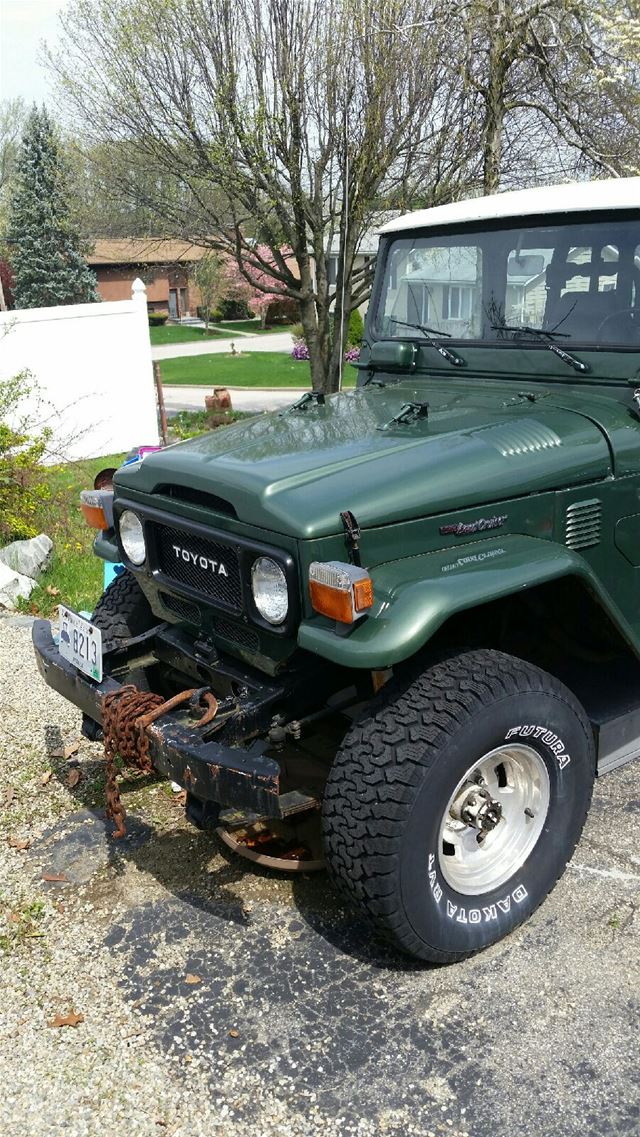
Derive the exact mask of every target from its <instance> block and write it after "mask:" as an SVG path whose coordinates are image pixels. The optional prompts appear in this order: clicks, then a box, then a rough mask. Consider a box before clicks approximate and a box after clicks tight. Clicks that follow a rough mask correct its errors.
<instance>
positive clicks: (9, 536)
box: [0, 371, 52, 542]
mask: <svg viewBox="0 0 640 1137" xmlns="http://www.w3.org/2000/svg"><path fill="white" fill-rule="evenodd" d="M34 397H37V386H36V384H35V382H34V381H33V379H32V377H31V375H30V374H29V373H28V372H27V371H24V372H21V374H20V375H16V376H15V377H14V378H13V379H7V380H5V381H2V382H0V541H2V542H5V541H15V540H21V539H23V538H25V537H35V536H36V533H37V532H38V528H37V525H36V524H34V522H35V519H36V514H37V511H38V506H40V505H41V504H42V502H43V501H46V500H47V499H48V498H49V497H50V496H51V491H50V489H49V485H48V482H47V480H46V479H45V472H44V470H43V468H42V466H41V462H42V458H43V456H44V454H45V453H46V450H47V444H48V442H49V440H50V438H51V435H52V431H51V429H50V428H49V427H46V428H41V427H39V426H38V425H37V424H35V423H34V421H33V412H28V411H25V410H23V409H22V408H23V404H24V403H25V402H26V401H27V400H29V401H30V402H33V399H34Z"/></svg>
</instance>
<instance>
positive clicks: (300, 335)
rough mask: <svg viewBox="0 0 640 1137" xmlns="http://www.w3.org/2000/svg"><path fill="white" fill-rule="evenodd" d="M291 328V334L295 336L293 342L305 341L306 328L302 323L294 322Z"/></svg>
mask: <svg viewBox="0 0 640 1137" xmlns="http://www.w3.org/2000/svg"><path fill="white" fill-rule="evenodd" d="M290 330H291V335H292V336H293V342H294V343H304V342H305V338H304V328H303V326H302V324H292V325H291V329H290Z"/></svg>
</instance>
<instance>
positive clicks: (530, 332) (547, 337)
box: [491, 324, 590, 374]
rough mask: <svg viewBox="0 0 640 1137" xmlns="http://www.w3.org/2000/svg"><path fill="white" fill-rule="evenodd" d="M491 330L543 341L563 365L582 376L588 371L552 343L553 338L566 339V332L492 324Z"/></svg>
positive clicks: (587, 367) (579, 360) (519, 325)
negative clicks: (573, 369) (535, 337)
mask: <svg viewBox="0 0 640 1137" xmlns="http://www.w3.org/2000/svg"><path fill="white" fill-rule="evenodd" d="M491 330H492V331H494V332H522V333H523V334H524V335H527V336H537V337H538V338H539V339H543V340H544V341H545V343H546V345H547V347H548V348H549V351H552V352H553V354H554V355H557V356H558V359H561V360H562V361H563V363H568V364H569V366H570V367H573V368H575V370H576V371H580V372H582V374H584V373H585V372H586V371H589V370H590V368H589V364H588V363H583V362H582V360H581V359H576V357H575V355H571V354H570V352H568V351H565V350H564V348H562V347H560V345H559V344H557V343H554V336H562V337H563V339H564V338H568V335H569V333H568V332H545V331H543V329H542V328H529V327H527V325H526V324H515V325H513V324H492V325H491Z"/></svg>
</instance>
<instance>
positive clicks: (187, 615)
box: [160, 592, 200, 627]
mask: <svg viewBox="0 0 640 1137" xmlns="http://www.w3.org/2000/svg"><path fill="white" fill-rule="evenodd" d="M160 599H161V601H162V603H163V604H164V606H165V608H168V609H169V611H170V612H173V613H174V615H176V616H180V619H182V620H188V621H189V623H190V624H195V625H196V627H197V626H198V625H199V624H200V609H199V608H198V607H197V606H196V605H195V604H191V603H190V602H189V601H188V600H183V599H182V597H181V596H171V595H170V593H168V592H161V593H160Z"/></svg>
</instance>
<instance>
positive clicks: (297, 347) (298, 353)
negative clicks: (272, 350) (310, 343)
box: [291, 340, 309, 359]
mask: <svg viewBox="0 0 640 1137" xmlns="http://www.w3.org/2000/svg"><path fill="white" fill-rule="evenodd" d="M291 358H292V359H308V358H309V348H308V347H307V345H306V343H305V342H304V340H303V341H300V340H299V341H298V342H297V343H295V344H294V345H293V351H292V352H291Z"/></svg>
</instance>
